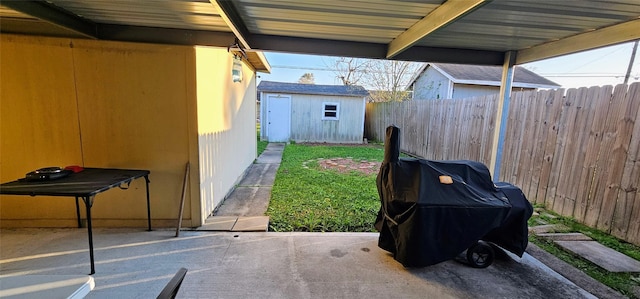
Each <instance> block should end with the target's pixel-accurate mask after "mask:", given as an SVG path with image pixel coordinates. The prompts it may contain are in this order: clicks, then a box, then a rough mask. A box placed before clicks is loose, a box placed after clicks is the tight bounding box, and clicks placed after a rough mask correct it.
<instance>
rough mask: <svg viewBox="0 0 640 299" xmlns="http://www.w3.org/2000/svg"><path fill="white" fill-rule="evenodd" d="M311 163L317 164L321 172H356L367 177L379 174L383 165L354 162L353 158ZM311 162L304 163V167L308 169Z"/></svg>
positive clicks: (321, 160)
mask: <svg viewBox="0 0 640 299" xmlns="http://www.w3.org/2000/svg"><path fill="white" fill-rule="evenodd" d="M311 161H314V162H317V163H318V168H319V169H321V170H334V171H337V172H340V173H349V172H352V171H355V172H359V173H362V174H365V175H372V174H377V173H378V171H379V170H380V164H381V163H380V162H376V161H367V160H354V159H352V158H330V159H318V160H311ZM311 161H307V162H305V163H303V167H306V168H308V166H307V165H306V164H307V163H308V162H311Z"/></svg>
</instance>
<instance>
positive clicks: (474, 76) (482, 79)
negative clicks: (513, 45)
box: [409, 63, 561, 88]
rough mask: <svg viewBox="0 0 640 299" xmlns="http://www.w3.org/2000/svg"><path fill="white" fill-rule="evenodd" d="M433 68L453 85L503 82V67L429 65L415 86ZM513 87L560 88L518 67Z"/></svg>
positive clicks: (493, 84) (420, 73)
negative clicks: (426, 71)
mask: <svg viewBox="0 0 640 299" xmlns="http://www.w3.org/2000/svg"><path fill="white" fill-rule="evenodd" d="M430 66H431V67H433V68H434V69H436V70H438V71H439V72H440V73H442V74H443V75H444V76H446V77H447V78H449V80H451V81H452V82H453V83H458V84H472V85H489V86H500V84H501V80H502V67H501V66H491V65H470V64H454V63H427V64H425V65H424V66H423V67H422V68H420V70H419V71H418V72H417V75H416V76H415V77H414V78H413V79H412V80H411V83H410V84H409V85H411V84H413V83H414V82H415V81H416V80H417V79H418V78H419V77H420V75H422V73H423V72H424V71H425V70H426V69H427V68H428V67H430ZM513 74H514V75H513V84H512V87H521V88H559V87H561V86H560V85H559V84H557V83H555V82H553V81H551V80H549V79H547V78H544V77H542V76H540V75H538V74H536V73H534V72H532V71H530V70H528V69H526V68H523V67H520V66H516V67H515V70H514V71H513Z"/></svg>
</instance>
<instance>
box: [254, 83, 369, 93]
mask: <svg viewBox="0 0 640 299" xmlns="http://www.w3.org/2000/svg"><path fill="white" fill-rule="evenodd" d="M258 91H259V92H281V93H295V94H313V95H333V96H350V97H365V96H367V95H369V92H368V91H367V90H366V89H364V87H362V86H358V85H317V84H301V83H285V82H273V81H262V82H260V84H258Z"/></svg>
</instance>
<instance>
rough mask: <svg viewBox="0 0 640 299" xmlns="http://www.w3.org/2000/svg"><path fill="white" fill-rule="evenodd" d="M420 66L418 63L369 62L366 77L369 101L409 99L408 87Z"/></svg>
mask: <svg viewBox="0 0 640 299" xmlns="http://www.w3.org/2000/svg"><path fill="white" fill-rule="evenodd" d="M420 66H421V64H420V63H415V62H409V61H398V60H376V61H374V62H371V63H370V64H369V68H368V71H367V75H366V82H367V88H368V89H369V90H370V91H369V97H370V99H371V101H373V102H402V101H405V100H409V99H411V97H410V91H409V90H408V85H409V83H411V79H412V78H413V76H414V74H415V73H416V72H417V71H418V69H419V68H420Z"/></svg>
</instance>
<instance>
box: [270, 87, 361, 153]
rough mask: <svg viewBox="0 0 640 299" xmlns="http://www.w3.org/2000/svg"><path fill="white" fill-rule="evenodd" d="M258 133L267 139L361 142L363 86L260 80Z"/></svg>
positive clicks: (274, 140)
mask: <svg viewBox="0 0 640 299" xmlns="http://www.w3.org/2000/svg"><path fill="white" fill-rule="evenodd" d="M258 93H259V97H260V99H261V105H260V107H261V108H260V110H261V112H260V116H261V117H260V124H261V126H260V128H261V129H260V136H261V139H262V140H267V141H269V142H288V141H295V142H326V143H362V141H363V137H364V112H365V99H366V96H367V95H368V92H367V91H366V90H365V89H364V88H363V87H362V86H346V85H315V84H298V83H282V82H272V81H262V82H260V84H259V85H258Z"/></svg>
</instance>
